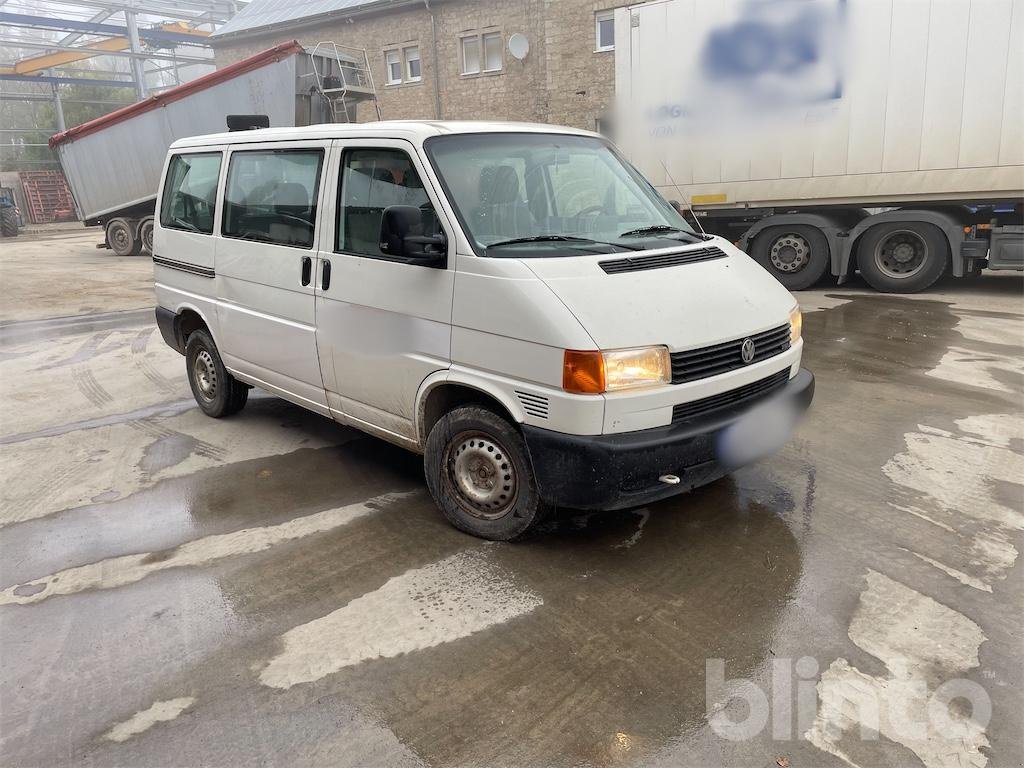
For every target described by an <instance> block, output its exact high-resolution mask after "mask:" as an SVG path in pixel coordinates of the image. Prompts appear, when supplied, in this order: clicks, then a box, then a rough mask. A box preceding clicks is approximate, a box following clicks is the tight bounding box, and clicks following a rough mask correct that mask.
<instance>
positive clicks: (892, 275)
mask: <svg viewBox="0 0 1024 768" xmlns="http://www.w3.org/2000/svg"><path fill="white" fill-rule="evenodd" d="M857 266H858V267H859V268H860V274H861V277H863V278H864V280H866V281H867V283H868V285H870V286H871V287H872V288H874V289H875V290H876V291H883V292H885V293H916V292H917V291H923V290H924V289H925V288H928V287H929V286H931V285H932V284H933V283H934V282H935V281H936V280H938V279H939V278H940V277H942V274H943V273H944V272H945V271H946V267H948V266H949V241H948V240H947V239H946V236H945V235H944V234H943V233H942V230H941V229H939V228H938V227H936V226H935V225H934V224H928V223H925V222H920V221H906V222H903V221H894V222H892V223H889V224H879V225H878V226H875V227H872V228H871V229H869V230H868V231H867V232H865V233H864V236H863V237H862V238H861V240H860V244H859V246H858V247H857Z"/></svg>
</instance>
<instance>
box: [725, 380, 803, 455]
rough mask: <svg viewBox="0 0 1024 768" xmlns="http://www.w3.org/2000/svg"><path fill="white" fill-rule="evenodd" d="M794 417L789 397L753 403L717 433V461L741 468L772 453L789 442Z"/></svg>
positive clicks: (794, 423) (794, 424)
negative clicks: (747, 409)
mask: <svg viewBox="0 0 1024 768" xmlns="http://www.w3.org/2000/svg"><path fill="white" fill-rule="evenodd" d="M796 420H797V411H796V408H795V407H794V404H793V402H792V400H791V399H790V398H782V397H773V398H771V399H769V400H766V401H765V402H763V403H760V404H758V405H755V406H754V407H753V408H751V409H750V410H749V411H747V412H746V413H745V414H743V415H742V416H741V417H740V418H739V419H737V420H736V421H734V422H733V423H732V424H730V425H729V426H728V427H726V428H725V429H723V430H722V431H721V432H719V433H718V440H717V445H716V453H717V454H718V460H719V461H720V462H721V463H722V464H724V465H726V466H730V467H740V466H743V465H745V464H750V463H751V462H753V461H757V460H758V459H762V458H764V457H765V456H768V455H770V454H772V453H775V451H777V450H779V448H781V447H782V446H784V445H785V444H786V443H787V442H789V438H790V436H791V435H792V434H793V429H794V427H795V426H796Z"/></svg>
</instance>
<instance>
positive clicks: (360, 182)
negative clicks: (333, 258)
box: [335, 149, 440, 259]
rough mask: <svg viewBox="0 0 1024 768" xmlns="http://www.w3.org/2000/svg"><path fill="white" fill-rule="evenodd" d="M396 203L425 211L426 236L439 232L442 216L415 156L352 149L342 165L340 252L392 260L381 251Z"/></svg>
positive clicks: (337, 243) (393, 151)
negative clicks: (384, 224) (385, 223)
mask: <svg viewBox="0 0 1024 768" xmlns="http://www.w3.org/2000/svg"><path fill="white" fill-rule="evenodd" d="M392 205H410V206H413V207H415V208H419V209H420V211H422V216H423V233H424V234H427V235H429V234H435V233H437V232H439V231H440V230H439V228H438V227H439V225H438V222H437V217H436V215H435V214H434V208H433V206H432V205H431V204H430V199H429V198H428V197H427V193H426V190H424V189H423V182H422V181H421V180H420V176H419V174H418V173H417V172H416V168H415V167H414V166H413V164H412V161H411V160H410V159H409V156H408V155H407V154H406V153H405V152H402V151H400V150H396V149H350V150H348V151H347V152H345V155H344V159H343V161H342V171H341V190H340V194H339V200H338V226H337V235H336V237H337V242H336V244H335V250H336V251H338V252H340V253H351V254H355V255H358V256H371V257H375V258H383V259H387V258H389V257H388V256H387V255H385V254H383V253H381V250H380V223H381V219H382V218H383V216H384V209H385V208H387V207H388V206H392Z"/></svg>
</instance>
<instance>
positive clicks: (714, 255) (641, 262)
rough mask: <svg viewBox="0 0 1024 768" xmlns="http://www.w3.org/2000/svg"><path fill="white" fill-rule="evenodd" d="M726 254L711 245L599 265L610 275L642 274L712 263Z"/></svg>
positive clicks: (614, 260)
mask: <svg viewBox="0 0 1024 768" xmlns="http://www.w3.org/2000/svg"><path fill="white" fill-rule="evenodd" d="M725 256H726V253H725V251H723V250H722V249H721V248H718V247H716V246H714V245H709V246H707V247H706V248H698V249H696V250H692V251H680V252H679V253H662V254H654V255H653V256H626V257H625V258H623V259H607V260H606V261H599V262H598V263H597V265H598V266H599V267H601V269H603V270H604V271H605V272H607V273H608V274H609V275H617V274H619V273H620V272H640V271H642V270H645V269H662V268H663V267H675V266H679V265H680V264H693V263H695V262H698V261H710V260H711V259H723V258H725Z"/></svg>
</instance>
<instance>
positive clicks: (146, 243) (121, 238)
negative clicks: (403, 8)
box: [50, 41, 373, 256]
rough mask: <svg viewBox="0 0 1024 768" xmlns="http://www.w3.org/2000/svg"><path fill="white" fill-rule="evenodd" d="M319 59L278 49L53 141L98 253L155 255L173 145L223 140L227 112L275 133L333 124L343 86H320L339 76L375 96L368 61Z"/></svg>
mask: <svg viewBox="0 0 1024 768" xmlns="http://www.w3.org/2000/svg"><path fill="white" fill-rule="evenodd" d="M314 55H315V54H314V53H309V52H307V51H306V50H305V49H304V48H303V47H302V46H301V45H300V44H299V43H298V42H295V41H291V42H288V43H282V44H280V45H277V46H275V47H273V48H270V49H268V50H265V51H262V52H261V53H258V54H255V55H254V56H250V57H249V58H246V59H243V60H241V61H238V62H236V63H234V64H231V65H229V66H227V67H224V68H223V69H218V70H216V71H214V72H211V73H210V74H208V75H204V76H203V77H199V78H197V79H195V80H192V81H190V82H187V83H185V84H184V85H180V86H178V87H175V88H171V89H169V90H166V91H163V92H161V93H160V94H159V95H156V96H153V97H151V98H148V99H146V100H144V101H140V102H137V103H135V104H131V105H129V106H127V107H124V108H122V109H119V110H117V111H115V112H111V113H110V114H108V115H104V116H103V117H100V118H97V119H95V120H91V121H90V122H88V123H83V124H82V125H79V126H76V127H74V128H71V129H69V130H66V131H63V132H62V133H58V134H56V135H54V136H52V137H51V138H50V147H51V148H52V149H54V150H56V152H57V154H58V156H59V157H60V161H61V165H62V166H63V168H64V173H65V175H66V176H67V179H68V183H69V184H70V185H71V190H72V192H73V193H74V196H75V202H76V204H77V206H78V208H79V213H80V214H81V217H82V219H83V220H84V221H85V223H86V225H87V226H102V227H103V228H104V232H105V238H104V242H103V243H102V244H101V245H99V246H98V247H108V248H111V249H112V250H113V251H114V252H115V253H116V254H118V255H122V256H123V255H131V254H137V253H139V252H140V251H143V250H147V251H150V252H151V251H152V236H153V214H154V205H155V202H156V195H157V186H158V184H159V181H160V174H161V171H162V170H163V164H164V160H165V158H166V155H167V149H168V148H169V147H170V145H171V144H172V143H173V142H175V141H176V140H178V139H181V138H186V137H188V136H198V135H201V134H207V133H219V132H221V131H223V130H224V129H225V119H226V116H228V115H231V114H234V115H251V116H266V117H267V118H269V122H270V125H272V126H275V127H277V126H297V125H310V124H315V123H321V122H333V121H335V120H336V119H337V114H336V113H335V109H334V107H333V106H332V104H331V102H330V98H329V96H330V94H327V97H325V94H324V91H333V92H337V91H339V89H338V88H334V89H330V88H325V87H324V86H325V85H328V86H330V85H336V84H337V83H338V82H339V81H340V80H342V79H345V80H346V83H347V89H346V92H345V93H346V96H347V97H348V98H350V99H351V98H354V99H356V100H359V99H361V98H372V94H373V84H372V81H369V80H368V72H367V71H366V69H365V66H364V64H363V63H362V62H360V61H357V60H356V59H354V58H350V57H347V56H345V57H342V56H340V55H338V54H337V51H336V50H335V51H334V52H333V54H332V55H331V56H327V55H323V56H320V58H319V59H318V63H317V64H316V65H314V62H313V57H314ZM316 55H318V54H316ZM332 72H333V74H331V73H332Z"/></svg>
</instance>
